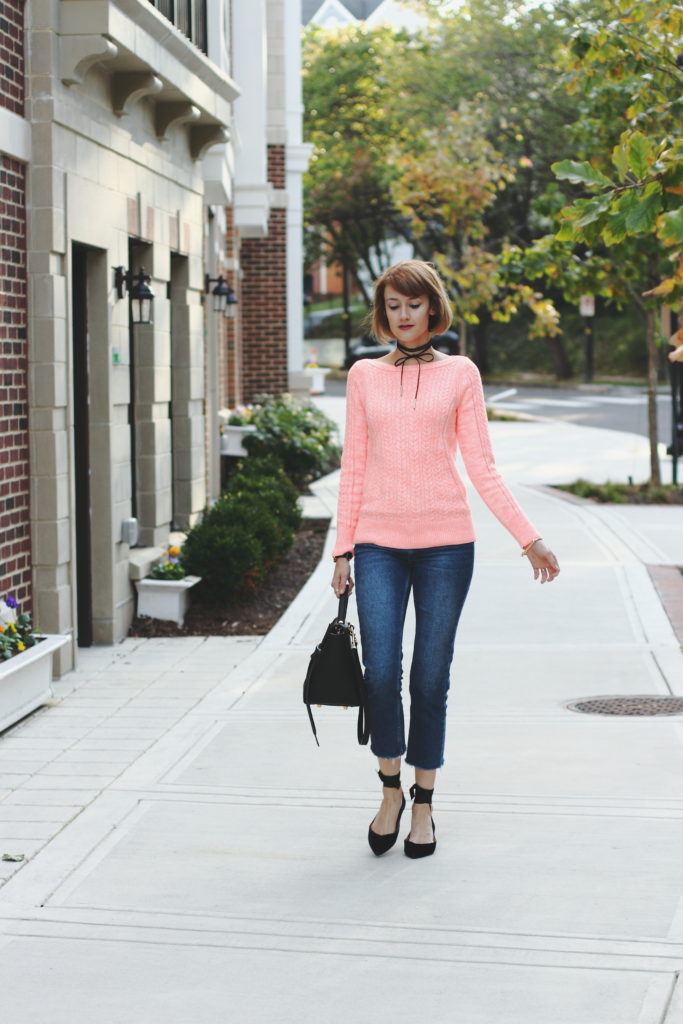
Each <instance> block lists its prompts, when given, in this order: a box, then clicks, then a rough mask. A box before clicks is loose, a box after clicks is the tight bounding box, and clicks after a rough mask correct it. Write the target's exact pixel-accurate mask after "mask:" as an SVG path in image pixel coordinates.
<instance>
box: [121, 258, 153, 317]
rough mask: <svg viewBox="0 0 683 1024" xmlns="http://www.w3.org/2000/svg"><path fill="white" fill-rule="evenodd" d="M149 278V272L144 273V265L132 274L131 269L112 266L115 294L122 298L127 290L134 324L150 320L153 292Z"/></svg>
mask: <svg viewBox="0 0 683 1024" xmlns="http://www.w3.org/2000/svg"><path fill="white" fill-rule="evenodd" d="M151 280H152V279H151V277H150V276H149V274H146V273H145V268H144V267H140V270H139V272H138V273H137V274H134V273H133V271H132V270H125V269H124V267H114V287H115V288H116V294H117V295H118V297H119V298H120V299H122V298H123V297H124V296H125V294H126V291H128V295H129V298H130V302H131V307H132V314H133V315H132V319H133V323H134V324H151V322H152V303H153V301H154V292H153V291H152V289H151V288H150V287H149V282H150V281H151Z"/></svg>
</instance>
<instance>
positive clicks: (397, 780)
mask: <svg viewBox="0 0 683 1024" xmlns="http://www.w3.org/2000/svg"><path fill="white" fill-rule="evenodd" d="M377 774H378V775H379V777H380V779H381V780H382V785H383V786H386V787H387V789H400V788H401V773H400V772H397V773H396V775H385V774H384V773H383V772H381V771H378V772H377Z"/></svg>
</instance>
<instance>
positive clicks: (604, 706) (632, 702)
mask: <svg viewBox="0 0 683 1024" xmlns="http://www.w3.org/2000/svg"><path fill="white" fill-rule="evenodd" d="M567 707H568V708H569V710H570V711H583V712H584V713H585V714H588V715H683V697H648V696H647V695H637V694H636V695H634V696H633V697H590V698H588V699H587V700H575V701H572V703H571V704H567Z"/></svg>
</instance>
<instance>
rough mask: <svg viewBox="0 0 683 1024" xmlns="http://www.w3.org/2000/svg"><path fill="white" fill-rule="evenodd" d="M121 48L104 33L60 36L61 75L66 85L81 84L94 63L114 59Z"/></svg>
mask: <svg viewBox="0 0 683 1024" xmlns="http://www.w3.org/2000/svg"><path fill="white" fill-rule="evenodd" d="M118 52H119V48H118V46H117V45H116V44H115V43H112V41H111V39H107V37H106V36H103V35H95V36H80V35H78V36H75V35H66V36H60V37H59V77H60V78H61V80H62V81H63V82H64V85H69V86H70V85H80V84H81V83H82V81H83V79H84V78H85V76H86V75H87V73H88V71H89V70H90V68H91V67H92V66H93V64H98V63H99V62H100V61H104V60H112V59H113V58H114V57H116V55H117V54H118Z"/></svg>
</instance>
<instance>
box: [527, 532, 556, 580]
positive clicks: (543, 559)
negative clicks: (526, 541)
mask: <svg viewBox="0 0 683 1024" xmlns="http://www.w3.org/2000/svg"><path fill="white" fill-rule="evenodd" d="M526 557H527V558H528V559H529V561H530V562H531V564H532V565H533V567H534V579H535V580H538V579H540V581H541V583H550V582H551V581H552V580H554V579H555V577H556V576H557V575H558V574H559V571H560V566H559V563H558V561H557V559H556V558H555V555H554V554H553V553H552V551H551V550H550V548H549V547H548V546H547V545H546V544H544V543H543V541H542V540H537V541H536V543H535V544H532V545H531V547H530V548H529V550H528V551H527V553H526Z"/></svg>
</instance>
